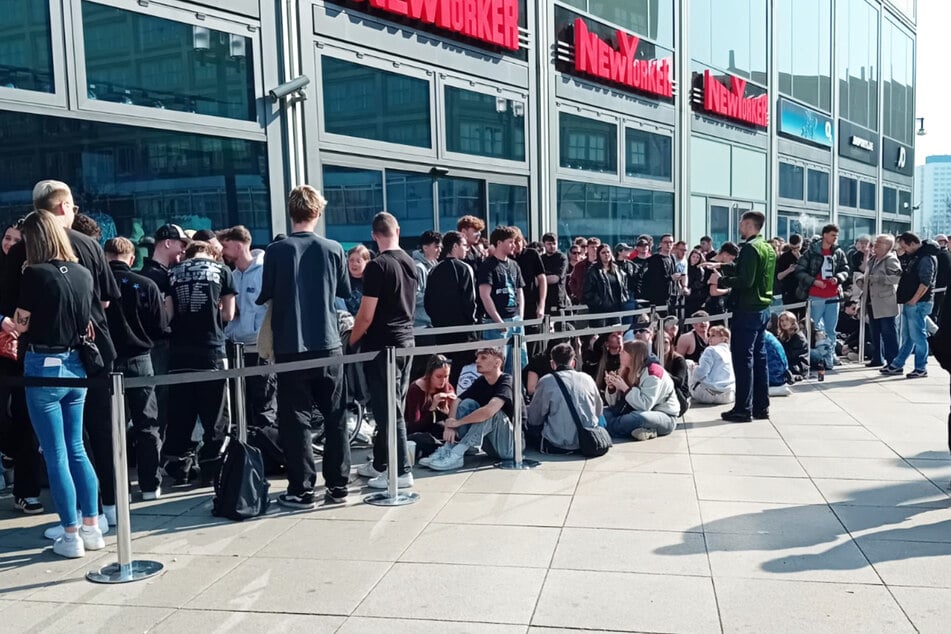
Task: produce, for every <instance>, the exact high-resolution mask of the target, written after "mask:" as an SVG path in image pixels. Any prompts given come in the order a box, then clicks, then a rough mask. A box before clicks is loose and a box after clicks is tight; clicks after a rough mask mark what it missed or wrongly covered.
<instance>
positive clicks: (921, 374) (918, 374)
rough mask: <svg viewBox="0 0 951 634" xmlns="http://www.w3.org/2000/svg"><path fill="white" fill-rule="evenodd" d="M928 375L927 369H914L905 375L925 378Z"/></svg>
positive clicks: (909, 377)
mask: <svg viewBox="0 0 951 634" xmlns="http://www.w3.org/2000/svg"><path fill="white" fill-rule="evenodd" d="M927 376H928V371H927V370H912V371H911V372H909V373H908V374H906V375H905V378H906V379H923V378H925V377H927Z"/></svg>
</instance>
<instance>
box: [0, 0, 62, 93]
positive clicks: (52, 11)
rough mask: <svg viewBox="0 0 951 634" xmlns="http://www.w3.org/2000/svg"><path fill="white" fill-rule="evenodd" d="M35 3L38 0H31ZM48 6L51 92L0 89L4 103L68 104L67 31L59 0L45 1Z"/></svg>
mask: <svg viewBox="0 0 951 634" xmlns="http://www.w3.org/2000/svg"><path fill="white" fill-rule="evenodd" d="M31 1H32V2H37V1H39V0H31ZM46 2H47V4H48V5H49V15H50V21H49V37H50V56H51V57H50V58H51V60H52V62H53V92H51V93H50V92H40V91H37V90H26V89H24V88H6V87H0V99H2V100H3V101H5V102H16V103H22V104H29V105H39V104H42V105H45V106H55V107H58V108H66V107H67V106H68V104H69V102H68V99H67V85H68V82H67V80H66V79H67V75H68V72H69V71H68V69H67V65H66V49H67V43H66V41H65V40H66V39H68V38H67V37H64V33H66V32H67V30H66V29H65V28H64V24H63V13H62V11H61V7H60V0H46Z"/></svg>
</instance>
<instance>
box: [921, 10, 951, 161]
mask: <svg viewBox="0 0 951 634" xmlns="http://www.w3.org/2000/svg"><path fill="white" fill-rule="evenodd" d="M917 23H918V27H917V35H918V55H917V60H916V61H917V67H916V71H917V73H916V78H915V86H916V87H917V95H916V113H915V116H916V117H924V119H925V131H926V132H927V134H926V135H925V136H919V137H915V140H916V143H915V164H917V165H923V164H924V162H925V157H926V156H931V155H932V154H951V115H949V110H951V85H949V84H948V75H949V72H948V64H949V62H951V36H949V32H948V26H949V25H951V2H949V0H918V19H917ZM916 129H917V124H916Z"/></svg>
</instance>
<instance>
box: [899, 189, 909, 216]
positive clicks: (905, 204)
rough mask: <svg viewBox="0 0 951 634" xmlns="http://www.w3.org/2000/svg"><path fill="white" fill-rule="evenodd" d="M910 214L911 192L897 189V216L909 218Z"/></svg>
mask: <svg viewBox="0 0 951 634" xmlns="http://www.w3.org/2000/svg"><path fill="white" fill-rule="evenodd" d="M911 212H912V209H911V192H910V191H908V190H906V189H899V190H898V215H899V216H910V215H911Z"/></svg>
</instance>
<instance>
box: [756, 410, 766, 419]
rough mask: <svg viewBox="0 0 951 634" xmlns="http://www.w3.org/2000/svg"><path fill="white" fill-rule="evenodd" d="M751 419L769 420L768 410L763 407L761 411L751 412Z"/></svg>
mask: <svg viewBox="0 0 951 634" xmlns="http://www.w3.org/2000/svg"><path fill="white" fill-rule="evenodd" d="M753 420H769V410H768V409H764V410H763V411H761V412H753Z"/></svg>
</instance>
